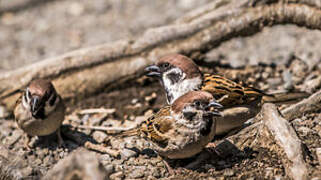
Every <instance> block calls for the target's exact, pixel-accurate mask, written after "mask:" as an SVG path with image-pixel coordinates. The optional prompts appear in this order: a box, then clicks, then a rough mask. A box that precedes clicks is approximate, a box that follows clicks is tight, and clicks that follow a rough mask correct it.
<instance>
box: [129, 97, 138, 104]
mask: <svg viewBox="0 0 321 180" xmlns="http://www.w3.org/2000/svg"><path fill="white" fill-rule="evenodd" d="M130 103H132V104H136V103H138V99H137V98H134V99H132V101H131V102H130Z"/></svg>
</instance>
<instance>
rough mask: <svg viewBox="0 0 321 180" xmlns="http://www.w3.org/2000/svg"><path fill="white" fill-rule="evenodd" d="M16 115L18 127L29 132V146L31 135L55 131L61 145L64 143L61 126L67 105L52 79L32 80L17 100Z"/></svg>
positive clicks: (41, 134) (47, 133)
mask: <svg viewBox="0 0 321 180" xmlns="http://www.w3.org/2000/svg"><path fill="white" fill-rule="evenodd" d="M14 116H15V120H16V123H17V125H18V127H19V128H20V129H22V130H23V131H24V132H25V133H26V134H27V141H26V142H25V143H26V146H27V147H29V145H28V144H29V141H30V136H45V135H49V134H52V133H54V132H56V133H57V136H58V143H59V145H62V143H63V140H62V138H61V134H60V126H61V124H62V122H63V120H64V116H65V106H64V103H63V101H62V99H61V97H60V96H59V95H58V94H57V92H56V90H55V88H54V86H53V85H52V83H51V82H50V81H47V80H43V79H38V80H34V81H32V82H31V83H30V85H29V86H28V87H27V88H26V90H25V91H24V93H23V94H22V95H21V97H20V98H19V100H18V101H17V104H16V107H15V109H14Z"/></svg>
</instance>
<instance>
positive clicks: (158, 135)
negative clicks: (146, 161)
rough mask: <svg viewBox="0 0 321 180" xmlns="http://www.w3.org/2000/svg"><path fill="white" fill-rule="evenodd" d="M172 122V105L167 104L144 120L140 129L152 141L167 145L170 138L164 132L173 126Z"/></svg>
mask: <svg viewBox="0 0 321 180" xmlns="http://www.w3.org/2000/svg"><path fill="white" fill-rule="evenodd" d="M172 123H173V118H172V117H171V116H170V107H169V106H166V107H163V108H162V109H160V110H159V111H158V112H157V113H156V114H154V115H152V116H151V117H149V118H148V119H147V120H146V121H144V122H143V124H142V126H141V129H140V130H141V133H142V134H144V135H145V136H146V137H147V138H149V139H150V140H151V141H153V142H155V143H157V144H159V145H166V144H167V140H168V139H167V138H166V136H165V135H164V134H165V133H167V132H168V131H169V130H170V129H171V128H172V127H173V126H172Z"/></svg>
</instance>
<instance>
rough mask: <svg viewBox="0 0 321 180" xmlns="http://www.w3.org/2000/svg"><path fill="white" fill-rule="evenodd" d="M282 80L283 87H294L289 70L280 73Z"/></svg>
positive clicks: (287, 88)
mask: <svg viewBox="0 0 321 180" xmlns="http://www.w3.org/2000/svg"><path fill="white" fill-rule="evenodd" d="M282 77H283V81H284V89H286V90H291V89H293V88H294V86H293V82H292V74H291V73H290V72H289V71H287V70H286V71H283V73H282Z"/></svg>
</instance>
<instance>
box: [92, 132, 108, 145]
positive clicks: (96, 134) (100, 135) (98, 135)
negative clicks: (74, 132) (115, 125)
mask: <svg viewBox="0 0 321 180" xmlns="http://www.w3.org/2000/svg"><path fill="white" fill-rule="evenodd" d="M93 138H94V139H95V141H97V142H98V143H103V142H104V141H105V139H106V138H107V134H106V133H104V132H101V131H95V132H94V133H93Z"/></svg>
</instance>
